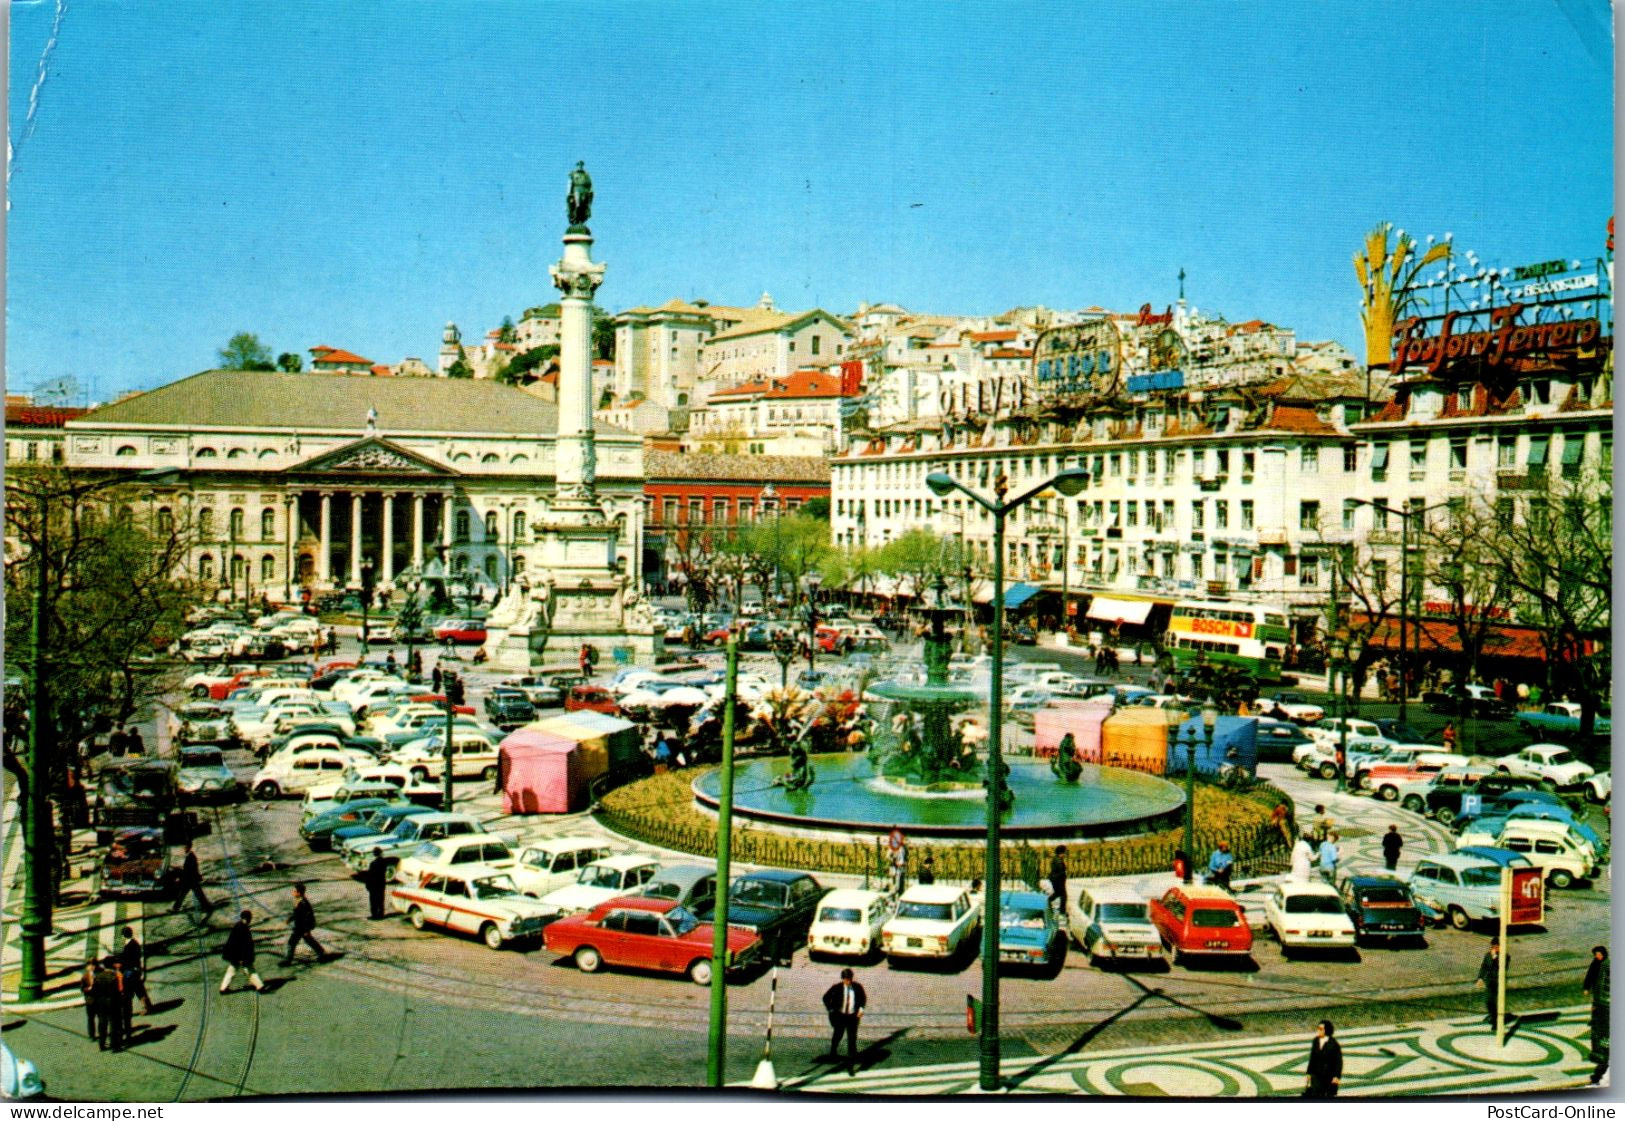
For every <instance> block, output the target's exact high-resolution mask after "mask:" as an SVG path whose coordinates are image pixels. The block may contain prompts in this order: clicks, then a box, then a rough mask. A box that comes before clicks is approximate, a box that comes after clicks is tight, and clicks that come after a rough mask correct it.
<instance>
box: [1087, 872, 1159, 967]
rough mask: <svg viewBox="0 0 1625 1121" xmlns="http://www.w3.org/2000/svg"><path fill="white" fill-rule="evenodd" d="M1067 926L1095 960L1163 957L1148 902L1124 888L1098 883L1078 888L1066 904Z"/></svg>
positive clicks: (1154, 958) (1157, 959)
mask: <svg viewBox="0 0 1625 1121" xmlns="http://www.w3.org/2000/svg"><path fill="white" fill-rule="evenodd" d="M1067 927H1068V930H1069V931H1070V933H1071V935H1072V941H1073V942H1074V943H1076V944H1077V946H1078V948H1079V949H1081V950H1082V951H1083V952H1084V953H1086V954H1088V955H1089V960H1090V961H1091V962H1092V963H1094V964H1099V963H1100V962H1102V961H1104V960H1112V961H1125V962H1127V961H1152V962H1161V961H1162V960H1163V956H1162V938H1161V936H1160V935H1159V934H1158V932H1157V927H1156V925H1155V924H1154V923H1152V921H1151V908H1150V905H1149V904H1148V903H1147V902H1146V901H1145V900H1144V899H1142V898H1140V897H1139V896H1138V895H1136V894H1134V892H1132V891H1129V890H1128V889H1127V888H1121V887H1116V886H1113V885H1111V884H1101V885H1098V886H1091V887H1085V888H1082V889H1080V890H1079V892H1078V897H1077V899H1076V900H1075V901H1073V903H1072V905H1071V906H1069V907H1068V908H1067Z"/></svg>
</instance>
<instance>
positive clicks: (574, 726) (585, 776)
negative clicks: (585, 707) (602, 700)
mask: <svg viewBox="0 0 1625 1121" xmlns="http://www.w3.org/2000/svg"><path fill="white" fill-rule="evenodd" d="M525 729H526V730H534V731H538V732H546V733H549V734H551V735H555V736H561V737H563V738H564V739H567V740H570V741H571V742H572V743H574V744H576V745H577V747H578V748H579V749H580V753H581V754H580V761H579V767H580V770H581V781H582V782H590V781H591V780H593V779H595V778H597V777H598V776H599V775H601V774H603V773H604V772H605V771H607V770H609V769H610V768H611V767H614V766H621V765H625V763H626V762H627V761H628V759H629V758H631V757H635V756H637V755H638V754H640V753H641V751H642V747H643V736H642V733H640V732H639V731H638V726H637V725H636V724H634V723H632V722H631V721H630V720H622V719H621V718H620V717H618V716H609V715H607V714H605V713H602V712H591V711H582V712H567V713H565V714H564V715H562V716H551V717H548V718H547V719H545V720H538V721H536V722H535V723H533V724H526V725H525Z"/></svg>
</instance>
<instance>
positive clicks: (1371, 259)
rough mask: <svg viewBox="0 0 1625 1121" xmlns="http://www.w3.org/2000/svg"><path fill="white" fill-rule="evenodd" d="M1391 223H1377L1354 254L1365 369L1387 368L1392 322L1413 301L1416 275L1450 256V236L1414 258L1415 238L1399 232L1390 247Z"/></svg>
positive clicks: (1390, 354)
mask: <svg viewBox="0 0 1625 1121" xmlns="http://www.w3.org/2000/svg"><path fill="white" fill-rule="evenodd" d="M1392 230H1393V223H1391V222H1379V223H1378V224H1377V227H1376V229H1374V230H1372V231H1371V232H1370V233H1369V234H1367V235H1366V239H1365V249H1364V251H1363V252H1361V253H1356V254H1355V255H1354V275H1355V276H1357V277H1358V278H1359V280H1360V322H1361V323H1363V324H1364V325H1365V360H1366V365H1368V366H1379V365H1386V364H1387V363H1388V362H1390V361H1392V359H1393V356H1394V351H1393V342H1394V321H1395V320H1397V319H1399V318H1400V316H1402V315H1404V314H1405V313H1406V312H1407V311H1408V310H1410V307H1411V305H1412V303H1413V302H1414V301H1415V298H1416V296H1415V293H1414V292H1413V291H1412V285H1413V284H1414V282H1415V280H1416V275H1417V273H1419V272H1421V271H1422V269H1424V268H1426V267H1427V266H1428V265H1431V264H1433V263H1434V262H1435V261H1439V260H1443V259H1444V258H1446V257H1448V256H1450V235H1448V234H1446V235H1445V240H1444V241H1441V242H1439V243H1438V244H1436V245H1430V246H1429V247H1428V248H1427V249H1426V250H1425V251H1424V252H1423V253H1422V254H1421V255H1420V256H1418V255H1417V252H1416V249H1417V245H1416V239H1415V238H1407V237H1406V236H1405V231H1404V230H1400V231H1399V232H1398V234H1397V235H1396V241H1395V243H1394V244H1393V246H1392V247H1391V248H1390V246H1389V239H1388V235H1389V233H1390V232H1391V231H1392Z"/></svg>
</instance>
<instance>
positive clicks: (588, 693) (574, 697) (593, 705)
mask: <svg viewBox="0 0 1625 1121" xmlns="http://www.w3.org/2000/svg"><path fill="white" fill-rule="evenodd" d="M564 711H565V712H582V711H586V712H602V713H604V714H605V715H607V716H619V715H620V714H621V706H620V705H618V704H616V703H615V694H614V693H611V692H610V691H609V690H608V689H605V688H604V687H603V686H602V685H577V686H576V687H575V688H574V689H571V690H570V691H569V692H568V693H566V694H565V696H564Z"/></svg>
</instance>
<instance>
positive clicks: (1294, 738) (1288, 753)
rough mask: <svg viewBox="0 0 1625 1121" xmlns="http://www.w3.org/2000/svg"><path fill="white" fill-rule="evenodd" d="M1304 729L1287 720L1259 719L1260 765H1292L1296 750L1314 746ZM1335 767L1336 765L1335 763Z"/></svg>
mask: <svg viewBox="0 0 1625 1121" xmlns="http://www.w3.org/2000/svg"><path fill="white" fill-rule="evenodd" d="M1314 742H1315V741H1314V740H1311V739H1310V738H1309V737H1308V736H1306V735H1305V734H1304V731H1303V729H1302V728H1300V727H1298V726H1297V725H1296V724H1293V723H1291V722H1290V721H1286V720H1274V719H1271V718H1269V717H1259V719H1258V761H1259V762H1260V763H1290V762H1292V761H1293V759H1292V753H1293V751H1294V750H1295V749H1297V748H1299V747H1303V746H1305V745H1309V746H1313V745H1314ZM1333 766H1334V767H1335V766H1336V764H1335V763H1334V764H1333Z"/></svg>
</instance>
